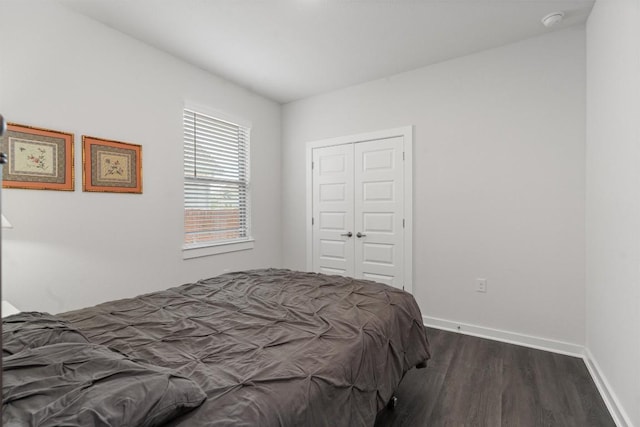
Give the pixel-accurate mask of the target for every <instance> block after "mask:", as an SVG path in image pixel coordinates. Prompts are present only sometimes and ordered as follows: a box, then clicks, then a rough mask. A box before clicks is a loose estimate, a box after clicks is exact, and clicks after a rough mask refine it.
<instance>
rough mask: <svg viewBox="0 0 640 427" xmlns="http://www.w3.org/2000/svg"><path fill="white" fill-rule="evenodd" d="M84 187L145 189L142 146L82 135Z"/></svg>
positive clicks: (138, 191)
mask: <svg viewBox="0 0 640 427" xmlns="http://www.w3.org/2000/svg"><path fill="white" fill-rule="evenodd" d="M82 165H83V174H82V190H83V191H95V192H107V193H134V194H141V193H142V146H141V145H137V144H130V143H127V142H120V141H112V140H109V139H103V138H96V137H93V136H87V135H83V136H82Z"/></svg>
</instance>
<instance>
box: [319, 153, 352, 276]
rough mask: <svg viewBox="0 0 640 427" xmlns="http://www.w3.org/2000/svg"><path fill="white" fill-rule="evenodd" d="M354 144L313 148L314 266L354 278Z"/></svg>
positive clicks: (327, 271) (329, 272)
mask: <svg viewBox="0 0 640 427" xmlns="http://www.w3.org/2000/svg"><path fill="white" fill-rule="evenodd" d="M349 231H351V232H353V147H351V146H349V145H339V146H334V147H324V148H318V149H314V150H313V269H314V271H318V272H321V273H326V274H340V275H344V276H351V277H353V276H354V274H355V270H354V266H353V265H354V264H353V263H354V259H353V238H349V237H347V236H344V234H346V233H348V232H349Z"/></svg>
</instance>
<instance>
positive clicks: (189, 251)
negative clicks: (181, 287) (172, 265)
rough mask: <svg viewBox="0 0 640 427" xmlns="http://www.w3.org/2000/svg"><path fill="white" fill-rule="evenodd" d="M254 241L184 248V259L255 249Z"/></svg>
mask: <svg viewBox="0 0 640 427" xmlns="http://www.w3.org/2000/svg"><path fill="white" fill-rule="evenodd" d="M254 242H255V241H254V240H253V239H249V240H241V241H238V242H227V243H216V244H212V245H207V246H194V247H188V248H182V259H192V258H200V257H205V256H210V255H219V254H224V253H228V252H237V251H246V250H248V249H253V244H254Z"/></svg>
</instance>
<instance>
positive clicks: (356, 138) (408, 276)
mask: <svg viewBox="0 0 640 427" xmlns="http://www.w3.org/2000/svg"><path fill="white" fill-rule="evenodd" d="M395 137H402V138H403V141H404V156H405V157H404V220H405V226H404V278H405V279H404V280H405V283H404V289H405V291H407V292H409V293H413V126H404V127H399V128H394V129H385V130H379V131H374V132H367V133H361V134H357V135H347V136H339V137H335V138H328V139H322V140H318V141H310V142H307V147H306V162H307V166H306V168H305V169H306V180H307V182H306V189H307V191H306V207H307V209H306V216H305V221H306V230H307V233H306V234H307V245H306V249H307V257H306V258H307V270H308V271H313V227H312V226H311V220H312V218H313V187H312V185H313V171H312V168H311V163H312V162H313V149H314V148H320V147H329V146H332V145H342V144H355V143H358V142H365V141H371V140H376V139H385V138H395Z"/></svg>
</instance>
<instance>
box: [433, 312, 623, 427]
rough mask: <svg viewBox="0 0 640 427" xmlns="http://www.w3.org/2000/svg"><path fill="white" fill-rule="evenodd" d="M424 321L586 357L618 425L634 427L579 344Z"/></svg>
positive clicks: (436, 326) (468, 332)
mask: <svg viewBox="0 0 640 427" xmlns="http://www.w3.org/2000/svg"><path fill="white" fill-rule="evenodd" d="M422 322H423V323H424V325H425V326H427V327H433V328H436V329H443V330H445V331H451V332H458V333H461V334H465V335H472V336H474V337H479V338H487V339H490V340H494V341H501V342H505V343H508V344H515V345H521V346H525V347H531V348H535V349H538V350H545V351H550V352H553V353H559V354H565V355H567V356H573V357H579V358H581V359H583V360H584V363H585V365H586V366H587V370H588V371H589V374H590V375H591V378H593V382H594V383H595V384H596V387H597V388H598V391H599V392H600V396H602V399H603V400H604V403H605V405H606V406H607V409H608V410H609V413H610V414H611V417H612V418H613V421H614V422H615V423H616V426H617V427H634V426H633V424H632V423H631V420H630V419H629V416H628V415H627V413H626V412H625V411H624V409H623V408H622V406H621V405H620V403H619V401H618V398H617V397H616V394H615V393H614V392H613V390H612V389H611V387H610V386H609V382H608V381H607V379H606V377H605V376H604V375H603V374H602V370H601V369H600V367H599V366H598V363H597V362H596V360H595V359H594V357H593V355H592V354H591V352H590V351H589V349H587V348H585V347H584V346H581V345H578V344H572V343H567V342H563V341H556V340H550V339H546V338H540V337H534V336H531V335H526V334H520V333H517V332H510V331H503V330H500V329H493V328H486V327H484V326H477V325H471V324H468V323H461V322H453V321H451V320H446V319H439V318H437V317H429V316H422Z"/></svg>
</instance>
